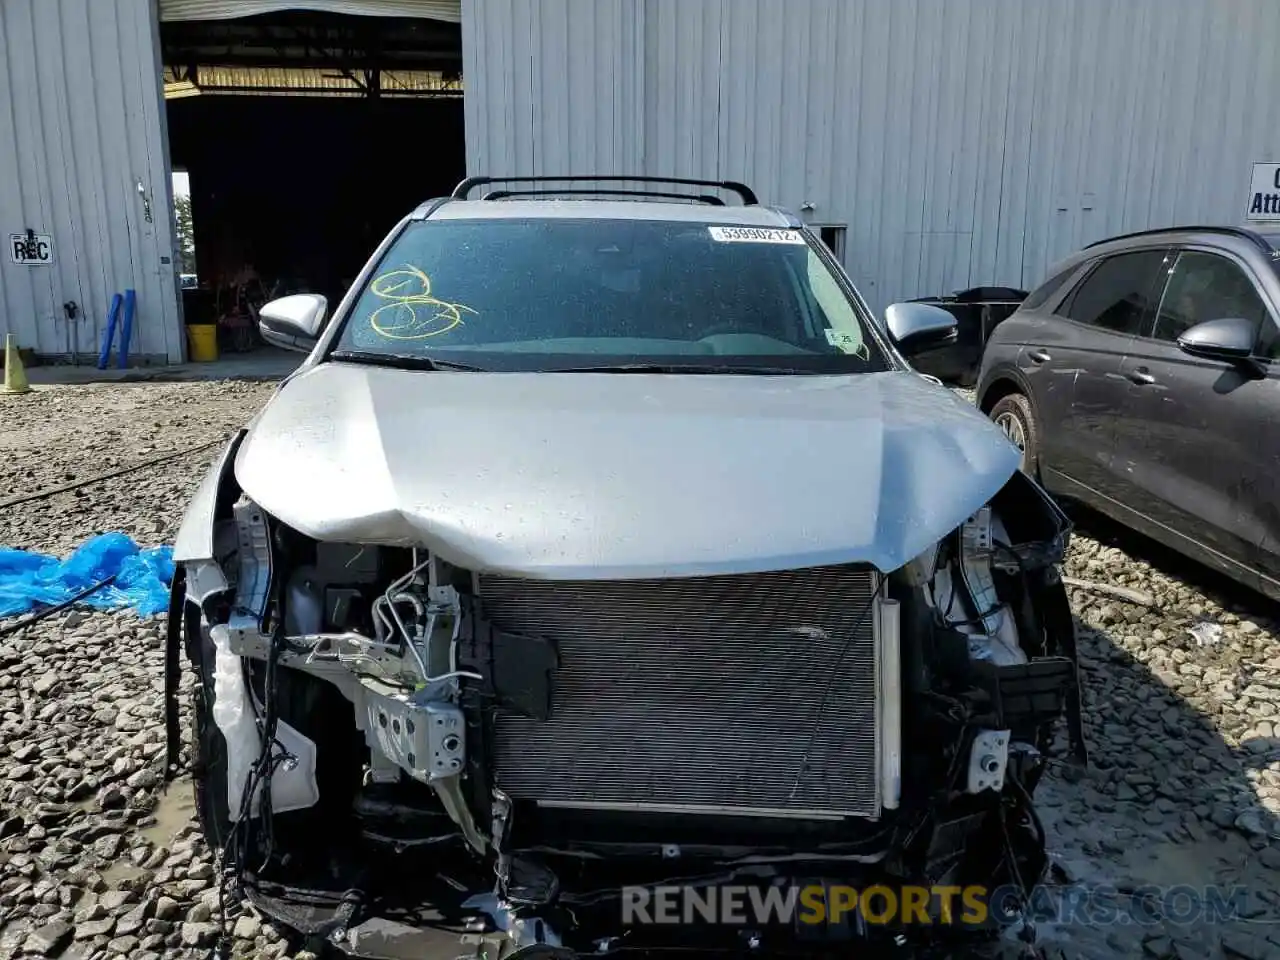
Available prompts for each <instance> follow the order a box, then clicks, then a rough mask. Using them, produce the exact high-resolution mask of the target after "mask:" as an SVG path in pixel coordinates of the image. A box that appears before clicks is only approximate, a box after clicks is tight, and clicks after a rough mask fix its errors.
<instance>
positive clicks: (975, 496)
mask: <svg viewBox="0 0 1280 960" xmlns="http://www.w3.org/2000/svg"><path fill="white" fill-rule="evenodd" d="M1017 465H1018V453H1017V451H1016V450H1015V449H1014V448H1013V446H1012V445H1011V444H1010V443H1009V442H1008V441H1007V440H1006V439H1005V437H1004V435H1003V433H1002V432H1001V431H1000V430H999V429H998V428H996V427H995V426H994V425H992V424H991V423H989V422H988V421H987V420H986V419H985V418H984V417H983V416H982V415H981V414H980V413H978V412H977V411H976V410H974V409H973V407H971V406H970V405H969V404H967V403H965V402H964V401H962V400H961V399H960V398H959V397H957V396H955V395H954V394H953V393H952V392H951V391H950V390H948V389H947V388H945V387H940V386H938V385H937V384H935V383H931V382H929V381H927V380H925V379H924V378H922V377H919V376H917V375H914V374H910V373H877V374H858V375H851V376H781V377H762V376H737V375H729V374H723V375H722V374H711V375H694V374H687V375H656V374H655V375H650V374H634V373H617V374H607V373H606V374H587V373H564V374H547V373H529V374H526V373H468V372H446V371H407V370H392V369H387V368H383V367H371V366H361V365H354V364H345V363H322V364H319V365H318V366H315V367H313V368H310V369H308V370H306V371H305V372H303V373H300V374H299V375H297V376H296V377H295V378H293V379H292V380H289V381H288V382H286V383H285V384H284V385H283V386H282V387H281V389H280V391H279V392H277V394H276V395H275V396H274V397H273V398H272V400H271V401H270V403H269V404H268V405H267V406H266V408H265V409H264V410H263V411H262V412H261V413H260V414H259V416H258V417H257V419H256V421H255V423H254V424H253V426H252V429H251V430H250V432H249V435H248V436H247V437H246V438H245V441H244V443H243V444H242V446H241V448H240V450H239V452H238V455H237V458H236V467H235V469H236V477H237V479H238V480H239V482H240V485H241V486H242V488H243V489H244V490H245V492H246V493H247V494H248V495H249V496H250V497H252V498H253V499H254V500H255V501H257V502H258V503H259V504H260V505H261V506H262V507H263V509H265V510H267V511H268V512H269V513H271V514H273V515H274V516H276V517H277V518H278V519H280V520H281V521H283V522H284V523H286V524H288V525H289V526H291V527H293V528H295V529H296V530H298V531H299V532H301V533H304V534H307V535H308V536H311V537H313V538H315V539H318V540H326V541H339V542H349V543H380V544H391V545H403V546H409V545H417V546H422V547H426V548H427V549H429V550H431V551H434V552H436V553H438V554H439V555H440V556H441V557H442V558H443V559H445V560H448V561H449V562H452V563H455V564H457V565H460V566H462V567H466V568H469V569H473V570H481V571H491V572H502V573H507V574H514V575H522V576H528V577H542V578H549V579H578V578H601V579H612V578H630V577H663V576H688V575H697V574H717V573H747V572H758V571H763V570H771V569H785V568H790V567H800V566H814V565H822V564H831V563H847V562H868V563H872V564H874V565H875V566H876V567H878V568H879V569H881V570H884V571H888V570H893V569H896V568H897V567H900V566H902V565H903V564H904V563H906V562H908V561H909V560H911V558H913V557H914V556H916V555H918V554H919V553H920V552H922V551H923V550H924V549H925V548H926V547H928V546H929V544H930V543H932V542H933V541H935V540H937V539H938V538H939V537H941V536H943V535H945V534H946V533H947V532H948V531H950V530H952V529H954V528H955V527H956V526H958V525H959V524H960V523H962V522H963V521H964V520H965V518H966V517H968V516H969V515H970V514H972V513H973V511H974V510H976V509H977V508H978V507H980V506H982V505H983V504H984V503H985V502H986V501H987V500H988V499H990V498H991V497H992V496H993V495H994V494H995V493H996V492H997V491H998V490H999V489H1000V487H1001V486H1003V485H1004V483H1005V482H1006V481H1007V480H1008V479H1009V477H1010V476H1011V475H1012V474H1013V472H1014V470H1016V469H1017Z"/></svg>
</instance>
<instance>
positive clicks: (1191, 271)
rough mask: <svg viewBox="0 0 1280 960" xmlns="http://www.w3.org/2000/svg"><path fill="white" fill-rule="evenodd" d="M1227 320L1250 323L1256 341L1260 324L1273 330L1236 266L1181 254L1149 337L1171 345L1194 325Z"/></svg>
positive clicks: (1212, 255) (1193, 253) (1200, 254)
mask: <svg viewBox="0 0 1280 960" xmlns="http://www.w3.org/2000/svg"><path fill="white" fill-rule="evenodd" d="M1227 317H1242V318H1244V319H1245V320H1248V321H1250V322H1251V323H1253V324H1254V325H1255V327H1256V329H1258V330H1259V333H1260V337H1261V335H1263V331H1264V329H1265V328H1264V321H1265V324H1266V326H1267V327H1274V325H1273V324H1272V323H1271V320H1270V317H1269V311H1268V310H1267V305H1266V303H1264V302H1263V299H1262V297H1261V296H1260V295H1259V294H1258V290H1257V287H1255V286H1254V284H1253V281H1252V280H1251V279H1250V278H1249V276H1248V274H1246V273H1245V272H1244V271H1243V270H1242V269H1240V267H1239V266H1238V265H1237V264H1235V263H1232V262H1231V261H1230V260H1228V259H1227V258H1226V257H1223V256H1219V255H1218V254H1216V253H1205V252H1203V251H1200V250H1184V251H1183V252H1182V253H1181V254H1179V255H1178V259H1177V262H1176V263H1174V265H1173V269H1171V270H1170V271H1169V282H1168V283H1167V284H1166V285H1165V288H1164V296H1163V297H1162V298H1161V300H1160V309H1159V311H1158V312H1157V314H1156V323H1155V328H1154V329H1153V330H1152V333H1151V335H1152V336H1153V337H1154V338H1155V339H1157V340H1165V341H1168V342H1171V343H1172V342H1175V341H1176V340H1177V339H1178V337H1179V336H1181V335H1182V334H1183V333H1184V332H1185V331H1186V330H1187V329H1189V328H1190V327H1193V326H1195V325H1196V324H1197V323H1202V322H1203V321H1205V320H1221V319H1224V318H1227ZM1272 349H1274V348H1272Z"/></svg>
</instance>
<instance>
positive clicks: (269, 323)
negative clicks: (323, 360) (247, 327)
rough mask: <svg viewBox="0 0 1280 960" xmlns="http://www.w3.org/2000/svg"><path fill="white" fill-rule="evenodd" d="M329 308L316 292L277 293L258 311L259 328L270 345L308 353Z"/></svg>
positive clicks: (326, 301) (322, 327)
mask: <svg viewBox="0 0 1280 960" xmlns="http://www.w3.org/2000/svg"><path fill="white" fill-rule="evenodd" d="M328 309H329V301H328V300H326V299H325V298H324V297H322V296H320V294H318V293H295V294H293V295H292V296H288V297H280V298H279V299H276V300H272V301H271V302H269V303H265V304H263V305H262V309H261V310H259V311H258V331H259V332H260V333H261V334H262V339H263V340H265V341H267V343H269V344H272V345H273V346H277V347H283V348H284V349H285V350H297V351H299V352H300V353H310V352H311V349H312V348H313V347H314V346H315V345H316V341H317V340H318V339H319V338H320V331H321V330H323V329H324V321H325V314H326V312H328Z"/></svg>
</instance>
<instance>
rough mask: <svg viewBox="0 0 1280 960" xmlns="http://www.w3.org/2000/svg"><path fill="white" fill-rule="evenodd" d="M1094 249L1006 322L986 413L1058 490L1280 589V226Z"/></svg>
mask: <svg viewBox="0 0 1280 960" xmlns="http://www.w3.org/2000/svg"><path fill="white" fill-rule="evenodd" d="M1277 231H1278V232H1274V233H1267V232H1257V231H1253V230H1245V229H1239V228H1231V227H1183V228H1176V229H1167V230H1159V231H1147V232H1143V233H1135V234H1128V235H1125V236H1121V237H1115V238H1113V239H1110V240H1105V241H1102V242H1099V243H1096V244H1093V245H1092V246H1089V247H1087V248H1085V249H1084V250H1082V251H1081V252H1079V253H1077V254H1075V255H1074V256H1072V257H1070V258H1068V259H1067V260H1065V261H1063V262H1062V263H1061V264H1059V265H1058V266H1057V267H1056V268H1054V270H1053V271H1052V276H1051V277H1050V279H1048V280H1047V281H1045V282H1044V283H1043V284H1042V285H1041V286H1040V287H1039V288H1038V289H1036V290H1034V291H1032V293H1031V295H1030V296H1029V297H1028V298H1027V299H1026V301H1024V303H1023V304H1022V306H1021V307H1020V308H1019V309H1018V311H1017V312H1016V313H1014V314H1013V316H1011V317H1010V318H1009V319H1007V320H1006V321H1005V322H1004V323H1002V324H1001V325H1000V326H999V327H997V328H996V329H995V331H994V333H993V334H992V336H991V339H990V341H989V342H988V345H987V348H986V351H985V354H984V356H983V362H982V369H981V372H980V374H979V378H978V385H977V394H978V403H979V405H980V407H981V409H982V410H983V411H984V412H985V413H986V414H987V415H988V416H989V417H991V418H992V419H993V420H994V421H995V422H996V423H998V424H999V425H1000V426H1001V427H1003V428H1004V430H1005V433H1006V434H1007V435H1008V436H1009V438H1010V439H1011V440H1012V441H1013V442H1014V444H1015V445H1016V446H1018V447H1019V448H1020V449H1021V450H1022V451H1023V469H1024V470H1026V471H1027V472H1028V473H1031V474H1033V475H1035V476H1038V477H1039V479H1040V481H1041V483H1042V484H1043V485H1044V486H1045V487H1046V488H1047V489H1048V490H1049V491H1050V492H1051V493H1054V494H1056V495H1059V496H1062V497H1065V498H1070V499H1075V500H1079V501H1082V502H1084V503H1086V504H1088V505H1089V506H1092V507H1094V508H1095V509H1097V510H1099V511H1101V512H1103V513H1105V514H1108V515H1109V516H1111V517H1113V518H1115V519H1116V520H1118V521H1120V522H1121V523H1124V524H1126V525H1128V526H1130V527H1133V528H1135V529H1137V530H1140V531H1141V532H1143V533H1145V534H1147V535H1149V536H1151V537H1153V538H1154V539H1156V540H1158V541H1161V542H1162V543H1165V544H1166V545H1168V546H1170V547H1172V548H1174V549H1176V550H1178V551H1180V552H1183V553H1185V554H1188V555H1190V556H1192V557H1193V558H1195V559H1197V560H1199V561H1200V562H1203V563H1206V564H1208V565H1209V566H1212V567H1215V568H1216V569H1218V570H1221V571H1223V572H1225V573H1227V574H1229V575H1230V576H1232V577H1234V578H1235V579H1237V580H1240V581H1243V582H1245V583H1246V584H1248V585H1249V586H1251V587H1254V588H1255V589H1258V590H1261V591H1262V592H1264V593H1266V594H1268V595H1270V596H1272V597H1274V598H1280V506H1278V505H1280V431H1277V429H1276V426H1275V425H1276V423H1277V421H1278V420H1280V362H1278V358H1280V227H1277Z"/></svg>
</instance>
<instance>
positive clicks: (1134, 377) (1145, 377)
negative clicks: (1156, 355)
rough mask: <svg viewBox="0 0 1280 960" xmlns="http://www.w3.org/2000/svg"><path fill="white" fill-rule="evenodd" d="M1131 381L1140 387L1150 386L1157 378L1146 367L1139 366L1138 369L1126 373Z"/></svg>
mask: <svg viewBox="0 0 1280 960" xmlns="http://www.w3.org/2000/svg"><path fill="white" fill-rule="evenodd" d="M1125 376H1126V377H1128V378H1129V380H1130V382H1132V383H1136V384H1137V385H1138V386H1140V387H1146V386H1150V385H1151V384H1153V383H1155V382H1156V378H1155V377H1153V376H1152V375H1151V374H1149V373H1147V368H1146V367H1138V368H1137V369H1136V370H1130V371H1129V372H1128V373H1126V374H1125Z"/></svg>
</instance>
